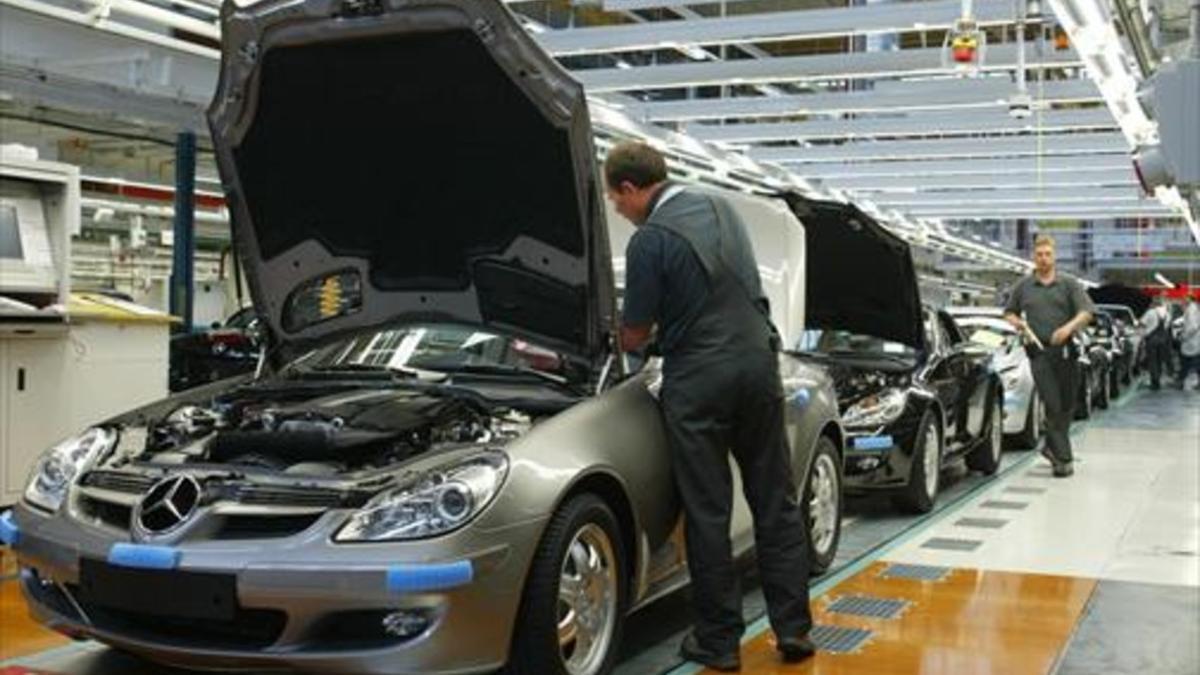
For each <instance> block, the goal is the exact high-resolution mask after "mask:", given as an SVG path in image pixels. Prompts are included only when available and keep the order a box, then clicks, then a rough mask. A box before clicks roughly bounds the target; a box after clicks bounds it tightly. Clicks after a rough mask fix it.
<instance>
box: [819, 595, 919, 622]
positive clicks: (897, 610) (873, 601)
mask: <svg viewBox="0 0 1200 675" xmlns="http://www.w3.org/2000/svg"><path fill="white" fill-rule="evenodd" d="M909 604H911V603H909V601H907V600H896V599H893V598H876V597H872V596H870V595H844V596H842V597H840V598H838V599H837V600H835V601H833V602H832V603H830V605H829V606H828V607H826V608H825V611H827V612H831V613H833V614H849V615H852V616H865V617H870V618H872V619H895V618H897V617H899V616H900V615H901V614H902V613H904V610H905V609H907V608H908V606H909Z"/></svg>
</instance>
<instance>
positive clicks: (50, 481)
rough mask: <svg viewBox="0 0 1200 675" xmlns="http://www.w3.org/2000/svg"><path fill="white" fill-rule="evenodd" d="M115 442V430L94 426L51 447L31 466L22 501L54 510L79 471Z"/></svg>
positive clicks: (61, 501) (59, 504)
mask: <svg viewBox="0 0 1200 675" xmlns="http://www.w3.org/2000/svg"><path fill="white" fill-rule="evenodd" d="M116 443H117V432H116V431H113V430H112V429H103V428H100V427H93V428H91V429H88V430H87V431H85V432H83V434H82V435H80V436H76V437H75V438H70V439H67V440H65V441H63V442H62V443H59V444H58V445H56V446H54V447H53V448H50V449H49V450H47V451H46V452H45V453H43V454H42V456H41V458H40V459H38V462H37V464H35V465H34V467H33V473H32V474H31V475H30V476H29V482H28V483H26V485H25V501H27V502H29V503H30V504H33V505H34V506H38V507H41V508H43V509H46V510H48V511H57V510H58V507H60V506H62V503H63V499H65V498H66V496H67V490H68V489H69V488H70V487H71V484H72V483H74V482H75V479H76V478H77V477H78V476H79V474H81V473H83V471H84V470H85V469H87V468H88V467H89V466H91V465H92V463H93V462H95V461H96V459H97V458H98V457H100V455H102V454H104V453H105V452H108V451H109V450H111V449H112V447H113V446H114V445H116Z"/></svg>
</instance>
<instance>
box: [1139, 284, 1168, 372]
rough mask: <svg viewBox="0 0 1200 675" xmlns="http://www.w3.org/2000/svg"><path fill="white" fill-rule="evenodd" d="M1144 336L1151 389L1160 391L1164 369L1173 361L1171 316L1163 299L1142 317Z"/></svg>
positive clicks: (1156, 299) (1159, 299) (1155, 302)
mask: <svg viewBox="0 0 1200 675" xmlns="http://www.w3.org/2000/svg"><path fill="white" fill-rule="evenodd" d="M1142 334H1143V335H1144V336H1145V337H1144V338H1143V340H1144V342H1145V345H1146V362H1147V364H1148V365H1149V367H1150V388H1151V389H1153V390H1154V391H1158V390H1159V388H1160V387H1161V386H1162V373H1163V369H1164V368H1167V367H1168V362H1169V361H1170V359H1171V314H1170V312H1168V311H1167V306H1166V304H1165V303H1164V302H1163V299H1162V298H1155V299H1154V304H1153V305H1151V306H1150V309H1148V310H1146V313H1145V314H1143V315H1142Z"/></svg>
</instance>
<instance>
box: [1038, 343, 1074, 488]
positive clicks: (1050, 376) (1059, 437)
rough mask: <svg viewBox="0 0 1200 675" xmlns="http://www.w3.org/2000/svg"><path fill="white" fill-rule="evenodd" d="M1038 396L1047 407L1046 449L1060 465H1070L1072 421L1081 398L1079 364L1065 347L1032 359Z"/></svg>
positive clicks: (1039, 353) (1042, 351) (1053, 348)
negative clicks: (1079, 397)
mask: <svg viewBox="0 0 1200 675" xmlns="http://www.w3.org/2000/svg"><path fill="white" fill-rule="evenodd" d="M1029 366H1030V369H1031V370H1032V371H1033V382H1034V384H1035V385H1037V391H1038V396H1041V397H1042V403H1043V404H1044V405H1045V406H1046V446H1047V447H1048V448H1050V452H1051V454H1053V455H1054V458H1055V459H1056V460H1057V461H1058V462H1059V463H1060V464H1070V463H1071V461H1072V460H1073V459H1074V457H1075V456H1074V453H1072V452H1071V420H1073V419H1074V418H1075V405H1076V400H1077V398H1078V396H1079V377H1080V375H1081V374H1080V372H1079V363H1078V362H1077V361H1076V360H1075V357H1074V356H1073V355H1072V354H1071V352H1070V350H1068V349H1066V348H1065V347H1049V348H1047V349H1044V350H1040V351H1038V352H1037V353H1036V354H1034V355H1032V356H1031V357H1030V359H1029Z"/></svg>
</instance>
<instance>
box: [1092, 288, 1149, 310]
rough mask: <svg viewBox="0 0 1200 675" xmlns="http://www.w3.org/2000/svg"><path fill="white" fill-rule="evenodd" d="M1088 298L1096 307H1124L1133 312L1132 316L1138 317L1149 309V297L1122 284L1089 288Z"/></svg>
mask: <svg viewBox="0 0 1200 675" xmlns="http://www.w3.org/2000/svg"><path fill="white" fill-rule="evenodd" d="M1087 293H1088V296H1089V297H1091V299H1092V302H1094V303H1096V304H1098V305H1125V306H1126V307H1128V308H1129V309H1131V310H1132V311H1133V315H1134V316H1138V317H1140V316H1141V315H1143V314H1145V313H1146V310H1148V309H1150V297H1149V296H1148V295H1146V294H1145V293H1143V292H1142V291H1141V290H1139V289H1137V288H1131V287H1129V286H1125V285H1123V284H1105V285H1104V286H1100V287H1099V288H1089V289H1088V292H1087Z"/></svg>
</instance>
